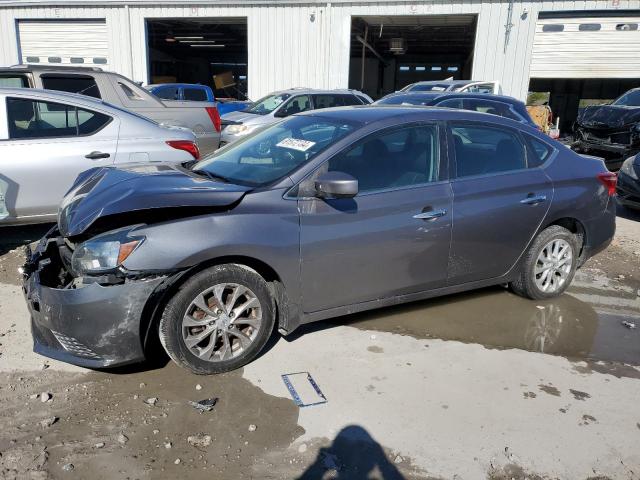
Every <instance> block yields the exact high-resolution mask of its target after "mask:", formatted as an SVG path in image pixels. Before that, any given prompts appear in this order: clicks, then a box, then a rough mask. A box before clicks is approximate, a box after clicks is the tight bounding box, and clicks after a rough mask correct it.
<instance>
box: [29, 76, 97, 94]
mask: <svg viewBox="0 0 640 480" xmlns="http://www.w3.org/2000/svg"><path fill="white" fill-rule="evenodd" d="M41 79H42V87H43V88H46V89H47V90H59V91H61V92H69V93H79V94H81V95H88V96H89V97H94V98H102V97H101V96H100V90H99V89H98V85H97V84H96V81H95V79H94V78H93V77H88V76H80V75H69V76H62V75H46V76H45V75H43V76H41Z"/></svg>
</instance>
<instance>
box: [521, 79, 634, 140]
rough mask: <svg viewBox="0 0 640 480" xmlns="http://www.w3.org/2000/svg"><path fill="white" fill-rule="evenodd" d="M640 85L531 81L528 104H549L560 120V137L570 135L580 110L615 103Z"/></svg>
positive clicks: (605, 81) (625, 81)
mask: <svg viewBox="0 0 640 480" xmlns="http://www.w3.org/2000/svg"><path fill="white" fill-rule="evenodd" d="M639 86H640V78H623V79H615V78H606V79H600V78H532V79H531V80H530V82H529V98H528V101H527V103H528V104H541V103H545V102H547V103H548V105H549V107H550V108H551V111H552V112H553V118H554V119H556V118H558V117H559V118H560V133H561V135H565V136H566V135H571V134H572V133H573V124H574V122H575V121H576V118H577V117H578V112H579V111H580V109H582V108H584V107H587V106H589V105H600V104H603V103H607V102H610V101H612V100H615V99H616V98H618V97H619V96H620V95H622V94H623V93H624V92H626V91H627V90H630V89H632V88H636V87H639Z"/></svg>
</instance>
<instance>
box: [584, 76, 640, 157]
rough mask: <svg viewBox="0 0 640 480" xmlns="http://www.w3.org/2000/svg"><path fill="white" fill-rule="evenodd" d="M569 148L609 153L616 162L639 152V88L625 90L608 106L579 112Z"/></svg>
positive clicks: (590, 107)
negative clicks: (572, 140) (571, 145)
mask: <svg viewBox="0 0 640 480" xmlns="http://www.w3.org/2000/svg"><path fill="white" fill-rule="evenodd" d="M573 148H574V149H575V150H576V151H579V152H584V153H590V152H594V153H596V154H598V153H602V152H606V153H610V154H611V153H612V154H615V155H614V158H613V160H616V157H617V160H618V161H620V160H624V159H625V158H628V157H630V156H632V155H635V154H637V153H638V152H640V88H636V89H633V90H629V91H628V92H627V93H625V94H624V95H622V96H621V97H619V98H618V99H616V100H615V101H614V102H613V103H612V104H610V105H591V106H588V107H586V108H584V109H582V110H581V112H580V113H579V115H578V119H577V120H576V123H575V125H574V143H573Z"/></svg>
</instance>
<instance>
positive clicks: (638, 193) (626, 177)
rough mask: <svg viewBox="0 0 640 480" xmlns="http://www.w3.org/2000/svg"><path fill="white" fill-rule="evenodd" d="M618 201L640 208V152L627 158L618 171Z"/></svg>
mask: <svg viewBox="0 0 640 480" xmlns="http://www.w3.org/2000/svg"><path fill="white" fill-rule="evenodd" d="M616 192H617V194H618V202H620V203H621V204H622V205H624V206H625V207H628V208H633V209H635V210H640V154H637V155H634V156H633V157H629V158H627V159H626V160H625V161H624V162H623V164H622V167H621V168H620V171H619V172H618V186H617V190H616Z"/></svg>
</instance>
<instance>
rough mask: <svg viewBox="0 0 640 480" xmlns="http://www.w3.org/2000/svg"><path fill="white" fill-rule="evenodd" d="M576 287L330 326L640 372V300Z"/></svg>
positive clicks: (624, 291)
mask: <svg viewBox="0 0 640 480" xmlns="http://www.w3.org/2000/svg"><path fill="white" fill-rule="evenodd" d="M583 281H584V282H586V281H585V280H584V279H583ZM587 283H588V282H587ZM577 284H578V286H577V287H576V288H575V289H573V288H572V290H571V291H570V293H566V294H564V295H562V296H560V297H559V298H556V299H553V300H547V301H530V300H526V299H523V298H520V297H518V296H516V295H513V294H511V293H509V292H507V291H506V290H504V289H503V288H500V287H497V288H490V289H484V290H478V291H474V292H470V293H464V294H458V295H451V296H447V297H442V298H437V299H431V300H425V301H422V302H416V303H411V304H407V305H402V306H398V307H390V308H385V309H381V310H375V311H370V312H364V313H359V314H355V315H350V316H347V317H342V318H341V319H335V320H333V321H329V322H327V323H329V324H337V323H340V324H347V325H350V326H352V327H356V328H360V329H363V330H377V331H386V332H393V333H398V334H403V335H410V336H412V337H415V338H437V339H442V340H456V341H460V342H465V343H478V344H482V345H484V346H486V347H490V348H518V349H522V350H528V351H532V352H541V353H548V354H552V355H561V356H565V357H569V358H572V359H584V360H589V361H600V360H603V361H614V362H623V363H627V364H631V365H640V297H637V296H636V292H635V291H631V289H629V288H626V287H619V286H616V287H615V288H614V287H611V288H607V287H605V286H602V285H598V286H597V287H596V288H597V292H598V294H597V295H593V294H592V293H590V292H588V291H587V290H585V289H584V288H582V287H581V283H580V282H577ZM612 292H615V294H616V295H617V296H614V295H613V294H612ZM624 320H627V321H630V322H634V323H636V324H637V325H638V328H636V329H634V330H633V329H629V328H626V327H625V326H623V325H622V322H623V321H624ZM311 328H313V327H311Z"/></svg>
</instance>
